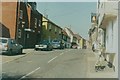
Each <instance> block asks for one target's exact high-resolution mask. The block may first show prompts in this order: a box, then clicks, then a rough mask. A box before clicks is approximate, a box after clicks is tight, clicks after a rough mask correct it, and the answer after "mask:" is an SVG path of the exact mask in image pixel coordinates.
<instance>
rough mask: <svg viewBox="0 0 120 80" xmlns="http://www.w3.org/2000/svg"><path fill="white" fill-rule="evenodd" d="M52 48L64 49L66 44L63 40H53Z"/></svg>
mask: <svg viewBox="0 0 120 80" xmlns="http://www.w3.org/2000/svg"><path fill="white" fill-rule="evenodd" d="M52 46H53V48H54V49H64V43H63V42H62V41H61V40H53V41H52Z"/></svg>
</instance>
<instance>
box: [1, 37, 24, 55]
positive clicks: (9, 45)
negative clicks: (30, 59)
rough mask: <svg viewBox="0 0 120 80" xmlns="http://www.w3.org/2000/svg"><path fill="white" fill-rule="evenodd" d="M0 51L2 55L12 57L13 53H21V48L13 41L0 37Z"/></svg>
mask: <svg viewBox="0 0 120 80" xmlns="http://www.w3.org/2000/svg"><path fill="white" fill-rule="evenodd" d="M0 50H1V51H2V53H7V54H9V55H12V54H13V53H22V50H23V46H22V45H20V44H18V43H17V42H16V41H15V40H14V39H11V38H2V37H0Z"/></svg>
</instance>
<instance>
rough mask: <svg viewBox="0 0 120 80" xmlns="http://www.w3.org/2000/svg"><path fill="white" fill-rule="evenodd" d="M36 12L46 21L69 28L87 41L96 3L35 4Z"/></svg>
mask: <svg viewBox="0 0 120 80" xmlns="http://www.w3.org/2000/svg"><path fill="white" fill-rule="evenodd" d="M37 10H38V11H39V12H40V13H42V14H43V15H46V14H47V15H48V19H50V20H51V21H52V22H54V23H55V24H57V25H58V26H60V27H62V28H64V27H69V28H70V29H71V30H72V31H73V32H74V33H78V34H79V35H80V36H82V37H83V38H85V39H88V30H89V28H90V27H91V13H92V12H96V2H37Z"/></svg>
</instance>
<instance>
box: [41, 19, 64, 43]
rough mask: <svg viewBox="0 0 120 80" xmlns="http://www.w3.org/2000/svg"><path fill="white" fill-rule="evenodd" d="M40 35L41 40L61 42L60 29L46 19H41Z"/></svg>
mask: <svg viewBox="0 0 120 80" xmlns="http://www.w3.org/2000/svg"><path fill="white" fill-rule="evenodd" d="M41 33H42V35H41V39H42V40H50V41H51V40H55V39H57V40H62V28H61V27H59V26H58V25H56V24H55V23H53V22H52V21H50V20H49V19H47V18H46V17H43V18H42V30H41Z"/></svg>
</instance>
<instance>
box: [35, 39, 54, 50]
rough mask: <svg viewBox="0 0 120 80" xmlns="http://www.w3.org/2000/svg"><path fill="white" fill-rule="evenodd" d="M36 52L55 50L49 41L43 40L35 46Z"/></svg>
mask: <svg viewBox="0 0 120 80" xmlns="http://www.w3.org/2000/svg"><path fill="white" fill-rule="evenodd" d="M35 50H36V51H37V50H49V51H52V50H53V46H52V44H51V42H50V41H49V40H43V41H41V42H39V43H38V44H36V45H35Z"/></svg>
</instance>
